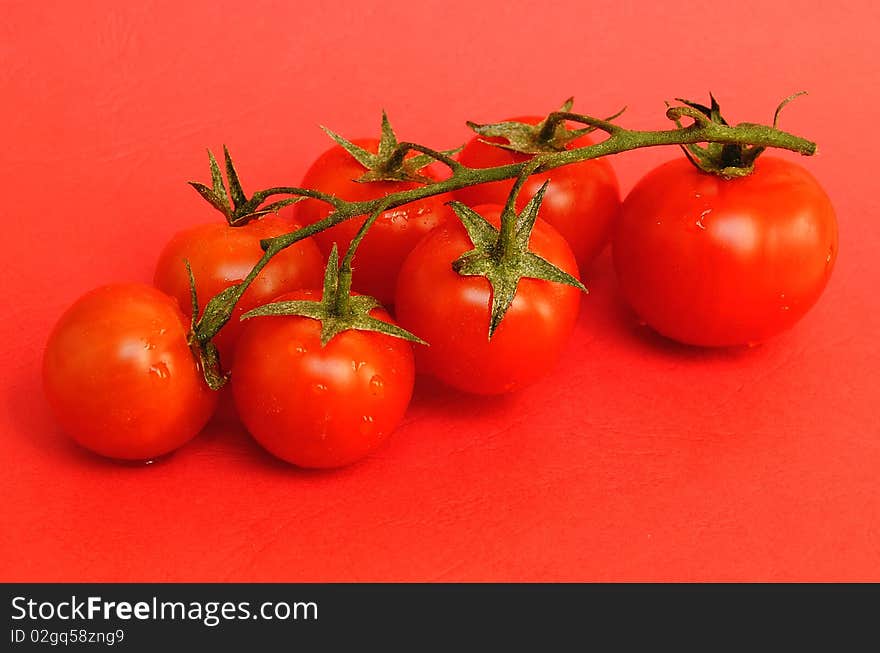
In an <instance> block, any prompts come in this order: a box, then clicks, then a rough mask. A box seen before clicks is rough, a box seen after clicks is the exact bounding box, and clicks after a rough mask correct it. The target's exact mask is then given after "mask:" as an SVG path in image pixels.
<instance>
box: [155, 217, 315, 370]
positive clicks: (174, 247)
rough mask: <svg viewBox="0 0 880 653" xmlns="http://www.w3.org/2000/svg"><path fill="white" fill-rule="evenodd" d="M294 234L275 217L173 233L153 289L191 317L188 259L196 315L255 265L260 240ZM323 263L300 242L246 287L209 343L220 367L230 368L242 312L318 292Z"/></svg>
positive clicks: (292, 227) (311, 247) (312, 246)
mask: <svg viewBox="0 0 880 653" xmlns="http://www.w3.org/2000/svg"><path fill="white" fill-rule="evenodd" d="M296 229H297V225H296V224H293V223H292V222H290V221H289V220H285V219H283V218H280V217H278V216H276V215H266V216H263V217H262V218H260V219H258V220H253V221H251V222H249V223H247V224H245V225H242V226H240V227H231V226H229V225H228V224H225V223H222V222H212V223H209V224H201V225H198V226H195V227H191V228H189V229H184V230H183V231H181V232H179V233H178V234H176V235H175V236H174V237H173V238H172V239H171V240H170V241H169V242H168V244H167V245H166V246H165V249H164V250H162V253H161V255H160V256H159V262H158V263H157V265H156V273H155V277H154V279H153V282H154V283H155V285H156V287H157V288H159V289H160V290H162V291H164V292H166V293H168V294H169V295H171V296H172V297H175V298H176V299H177V301H178V302H179V303H180V307H181V309H182V310H183V312H184V314H186V315H190V314H191V313H192V310H191V305H192V302H191V301H190V291H189V275H188V274H187V272H186V266H185V265H184V259H187V260H189V263H190V265H191V266H192V271H193V276H194V277H195V280H196V292H197V294H198V299H199V309H200V311H201V310H203V309H204V308H205V304H207V303H208V301H209V300H210V299H211V298H212V297H214V296H215V295H216V294H218V293H220V292H221V291H223V290H225V289H226V288H228V287H229V286H231V285H233V284H236V283H238V282H239V281H242V280H243V279H244V278H245V277H246V276H247V275H248V273H249V272H250V271H251V268H253V267H254V265H255V264H256V263H257V261H259V260H260V258H261V257H262V255H263V250H262V249H261V248H260V240H263V239H265V238H272V237H274V236H278V235H281V234H284V233H288V232H291V231H294V230H296ZM323 270H324V261H323V258H322V257H321V252H320V251H319V250H318V246H317V245H315V243H314V241H313V240H312V239H311V238H306V239H305V240H301V241H300V242H298V243H296V244H295V245H291V246H290V247H288V248H287V249H285V250H283V251H282V252H280V253H279V254H277V255H276V256H275V257H274V258H273V259H272V260H271V261H269V263H268V264H267V265H266V267H265V268H263V269H262V271H261V272H260V274H259V275H258V276H257V278H256V279H254V281H253V283H251V285H250V286H248V289H247V290H246V291H245V293H244V295H243V296H242V298H241V300H240V301H239V302H238V304H237V305H236V307H235V311H234V312H233V314H232V318H231V319H230V320H229V322H227V323H226V324H225V325H224V326H223V328H222V329H221V330H220V333H218V334H217V336H216V337H215V338H214V344H216V345H217V348H218V349H219V350H220V359H221V362H223V363H225V364H226V365H231V364H232V358H233V354H234V348H235V342H236V340H238V335H239V333H240V332H241V326H242V325H241V322H239V319H238V318H239V317H240V316H241V314H242V313H244V312H246V311H249V310H251V309H252V308H256V307H257V306H261V305H262V304H265V303H267V302H269V301H270V300H272V299H274V298H275V297H277V296H278V295H281V294H283V293H285V292H290V291H293V290H298V289H300V288H320V287H321V281H322V279H323V275H324V271H323Z"/></svg>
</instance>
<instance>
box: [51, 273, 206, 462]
mask: <svg viewBox="0 0 880 653" xmlns="http://www.w3.org/2000/svg"><path fill="white" fill-rule="evenodd" d="M188 330H189V320H187V319H186V318H185V317H184V315H183V313H182V312H181V310H180V308H179V307H178V305H177V302H176V301H175V300H174V299H173V298H171V297H169V296H168V295H165V294H164V293H162V292H160V291H159V290H157V289H155V288H153V287H151V286H147V285H144V284H134V283H126V284H114V285H108V286H103V287H101V288H98V289H96V290H93V291H91V292H89V293H86V294H85V295H83V296H82V297H80V298H79V299H78V300H76V301H75V302H74V303H73V305H72V306H70V308H68V309H67V311H65V312H64V314H63V315H62V316H61V318H60V319H59V320H58V322H57V324H56V325H55V327H54V329H53V330H52V332H51V334H50V336H49V339H48V342H47V344H46V349H45V352H44V355H43V388H44V392H45V395H46V399H47V400H48V403H49V406H50V408H51V409H52V412H53V413H54V415H55V418H56V420H57V422H58V424H59V425H60V426H61V428H62V430H63V431H65V432H66V433H67V434H68V435H69V436H70V437H71V438H73V440H75V441H76V442H77V443H79V444H80V445H82V446H83V447H85V448H86V449H89V450H91V451H93V452H95V453H97V454H100V455H102V456H106V457H109V458H115V459H121V460H151V459H154V458H157V457H159V456H162V455H165V454H167V453H170V452H172V451H174V450H175V449H177V448H179V447H181V446H182V445H184V444H185V443H186V442H188V441H189V440H190V439H192V438H193V437H195V436H196V435H197V434H198V433H199V431H201V430H202V428H203V427H204V426H205V424H206V423H207V422H208V420H209V419H210V417H211V415H212V414H213V412H214V409H215V407H216V405H217V393H216V392H213V391H212V390H210V389H209V388H208V386H207V384H206V383H205V380H204V378H203V376H202V372H201V369H200V367H199V364H198V362H197V360H196V357H195V356H194V354H193V352H192V350H191V349H190V346H189V344H188V342H187V334H188Z"/></svg>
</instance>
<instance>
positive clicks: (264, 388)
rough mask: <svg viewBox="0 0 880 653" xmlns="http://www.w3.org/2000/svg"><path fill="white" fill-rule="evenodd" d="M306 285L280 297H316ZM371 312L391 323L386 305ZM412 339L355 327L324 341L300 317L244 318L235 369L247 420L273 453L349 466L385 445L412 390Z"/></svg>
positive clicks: (314, 324)
mask: <svg viewBox="0 0 880 653" xmlns="http://www.w3.org/2000/svg"><path fill="white" fill-rule="evenodd" d="M320 297H321V291H319V290H316V291H310V290H302V291H298V292H295V293H290V294H287V295H283V296H281V297H279V298H278V301H285V300H294V299H306V300H318V299H320ZM370 314H371V315H372V316H373V317H376V318H379V319H381V320H385V321H387V322H391V318H390V317H389V316H388V314H387V313H386V312H385V311H384V310H381V309H374V310H373V311H371V313H370ZM414 374H415V371H414V364H413V355H412V346H411V345H410V343H409V342H407V341H405V340H401V339H399V338H394V337H391V336H387V335H385V334H381V333H376V332H371V331H356V330H349V331H343V332H341V333H339V334H337V335H336V336H335V337H334V338H333V339H331V340H330V341H329V342H328V343H327V344H326V345H325V346H323V347H322V346H321V324H320V322H318V321H317V320H313V319H311V318H306V317H299V316H271V317H256V318H252V319H250V320H247V321H246V324H245V328H244V330H243V332H242V335H241V340H240V341H239V343H238V349H237V351H236V355H235V362H234V364H233V367H232V390H233V396H234V397H235V405H236V408H237V410H238V414H239V416H240V417H241V420H242V422H243V423H244V425H245V426H246V427H247V430H248V431H249V432H250V433H251V435H252V436H253V437H254V439H255V440H256V441H257V442H259V443H260V444H261V445H262V446H263V447H264V448H265V449H267V450H268V451H269V452H270V453H272V454H274V455H275V456H277V457H278V458H281V459H282V460H286V461H288V462H290V463H293V464H294V465H298V466H300V467H312V468H331V467H340V466H343V465H348V464H349V463H352V462H354V461H356V460H358V459H360V458H363V457H364V456H366V455H367V454H369V453H370V452H372V451H374V450H375V449H376V448H377V447H379V445H381V444H382V443H383V442H384V441H385V440H386V439H387V438H388V436H389V434H390V433H391V432H392V431H393V430H394V429H395V428H396V426H397V425H398V423H400V420H401V419H402V418H403V415H404V413H405V412H406V408H407V406H408V405H409V400H410V397H411V396H412V390H413V379H414Z"/></svg>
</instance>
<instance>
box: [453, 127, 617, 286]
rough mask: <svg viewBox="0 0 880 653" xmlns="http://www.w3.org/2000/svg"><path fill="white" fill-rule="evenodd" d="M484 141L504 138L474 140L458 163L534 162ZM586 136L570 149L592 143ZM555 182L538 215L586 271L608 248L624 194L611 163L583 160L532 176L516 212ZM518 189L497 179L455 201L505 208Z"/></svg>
mask: <svg viewBox="0 0 880 653" xmlns="http://www.w3.org/2000/svg"><path fill="white" fill-rule="evenodd" d="M541 120H542V119H541V118H538V117H535V116H527V117H520V118H513V119H512V122H522V123H528V124H537V123H538V122H540V121H541ZM483 140H487V141H490V142H501V143H503V142H504V140H503V139H500V138H483V137H482V136H480V137H477V138H474V139H472V140H471V141H469V142H468V143H467V145H465V147H464V149H463V150H462V151H461V153H460V154H459V156H458V159H459V161H461V163H463V164H464V165H466V166H469V167H471V168H491V167H495V166H503V165H510V164H512V163H520V162H523V161H527V160H529V159H531V158H532V155H531V154H520V153H518V152H513V151H511V150H506V149H503V148H500V147H493V146H492V145H488V144H486V143H484V142H482V141H483ZM592 142H593V141H592V140H591V139H590V138H589V137H588V136H582V137H581V138H578V139H576V140H574V141H572V142H571V143H570V144H569V149H571V148H575V147H584V146H587V145H590V144H592ZM548 179H550V180H551V182H550V185H549V186H548V187H547V191H546V193H545V194H544V203H543V204H542V205H541V211H540V212H539V213H538V217H539V218H540V219H541V220H544V221H545V222H549V223H550V224H551V225H553V226H554V227H555V228H556V229H557V230H558V231H559V233H561V234H562V235H563V237H564V238H565V239H566V240H567V241H568V244H569V245H570V246H571V249H572V251H573V252H574V254H575V258H576V259H577V262H578V267H579V269H580V270H581V271H582V272H586V271H587V270H588V269H589V267H590V265H591V264H592V262H593V259H595V258H596V256H598V255H599V253H600V252H601V251H602V249H603V248H604V247H605V245H606V243H607V242H608V239H609V237H610V235H611V226H612V224H613V223H614V221H615V219H616V218H617V216H618V215H619V213H620V190H619V187H618V183H617V176H616V175H615V174H614V170H613V169H612V167H611V164H610V163H608V161H607V160H606V159H604V158H602V159H592V160H590V161H581V162H579V163H572V164H571V165H567V166H563V167H561V168H556V169H555V170H551V171H549V172H546V173H543V174H538V175H532V176H531V177H530V178H529V179H528V181H526V183H525V185H524V186H523V188H522V192H520V194H519V197H518V200H517V208H518V209H521V208H522V207H523V206H525V204H526V202H527V201H528V199H529V198H530V197H532V196H533V195H534V194H535V192H537V190H538V188H540V186H541V184H543V183H544V182H545V181H547V180H548ZM512 187H513V180H512V179H511V180H506V181H496V182H493V183H489V184H480V185H479V186H469V187H468V188H462V189H460V190H457V191H455V193H454V195H455V198H456V199H458V200H461V201H462V202H464V203H465V204H468V205H470V206H476V205H478V204H504V203H505V201H506V200H507V195H508V194H509V193H510V189H511V188H512Z"/></svg>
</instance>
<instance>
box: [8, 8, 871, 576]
mask: <svg viewBox="0 0 880 653" xmlns="http://www.w3.org/2000/svg"><path fill="white" fill-rule="evenodd" d="M52 4H53V5H54V6H49V5H48V4H46V3H30V2H19V1H12V2H9V1H7V2H5V3H3V9H2V14H3V20H0V97H2V98H3V99H4V100H3V102H2V103H0V125H2V126H3V127H2V131H3V147H2V148H0V180H2V181H0V185H2V188H3V202H2V204H3V209H2V213H3V224H4V226H5V228H6V232H5V234H4V237H3V239H2V245H0V247H2V260H3V261H4V266H3V286H2V287H3V300H4V319H3V320H2V321H0V332H2V342H3V347H2V348H0V367H2V371H3V375H2V405H0V435H2V437H0V460H2V463H3V473H2V475H0V496H2V497H3V502H2V508H0V580H6V581H9V580H97V581H115V580H139V581H164V580H197V581H198V580H211V581H214V580H217V581H222V580H323V581H328V580H880V526H878V519H880V492H878V480H877V479H878V469H880V421H878V405H880V392H878V388H880V383H877V372H878V363H880V347H878V344H877V334H878V333H880V303H878V300H877V282H878V279H880V275H878V266H877V259H878V257H877V254H876V251H877V248H878V246H880V242H878V240H880V239H878V226H877V225H878V222H877V216H878V214H880V203H878V200H877V196H876V184H877V181H876V178H875V175H876V172H875V171H876V162H875V157H876V148H877V146H878V145H880V143H878V142H877V138H876V136H875V135H874V134H873V133H871V134H869V135H867V136H860V135H858V134H857V132H856V129H857V128H859V127H863V126H864V127H865V128H866V129H867V127H868V125H869V123H872V122H873V121H874V120H875V112H876V111H875V108H874V107H875V106H876V103H877V101H878V100H880V97H878V88H880V84H878V83H877V81H878V73H880V68H878V63H877V58H876V56H875V48H874V46H875V44H876V43H875V41H876V33H877V29H878V27H880V10H878V8H877V5H876V4H875V3H871V2H850V3H844V4H842V5H838V6H836V7H835V9H834V11H833V12H830V11H828V10H827V7H825V6H824V5H823V4H822V3H818V2H775V3H765V2H755V3H748V2H746V3H739V4H737V5H736V7H735V9H733V8H731V7H728V6H726V5H724V4H723V3H721V4H719V3H714V4H712V3H710V4H705V3H703V4H700V5H699V6H698V5H697V4H695V3H679V4H677V5H674V6H673V5H669V4H668V3H626V2H615V3H611V2H596V3H581V2H560V3H554V5H553V9H552V11H551V10H549V9H548V5H547V3H544V2H522V3H507V2H482V3H474V2H459V1H458V0H453V1H450V0H443V1H442V2H440V1H434V0H428V1H425V2H420V3H415V4H413V3H402V2H386V3H382V5H381V7H379V6H378V5H376V6H368V5H369V3H361V2H342V3H333V4H331V5H326V8H325V5H323V4H322V3H314V4H313V5H308V4H305V5H303V4H301V3H282V2H277V3H272V2H261V1H254V2H248V3H232V2H229V3H221V4H222V5H223V6H221V7H218V6H217V3H213V2H203V1H199V2H190V3H180V2H150V3H118V2H110V1H107V2H103V3H97V2H96V3H89V5H88V8H87V9H84V8H83V7H81V6H79V5H74V4H64V3H52ZM293 4H296V5H297V6H296V8H295V9H294V8H293ZM287 5H290V6H287ZM749 5H751V6H749ZM435 39H437V40H442V42H438V43H436V44H432V42H431V41H432V40H435ZM435 52H436V54H434V53H435ZM800 89H807V90H809V91H810V92H811V96H810V97H807V98H802V99H800V100H798V101H797V102H796V103H795V104H794V105H792V106H790V107H789V108H788V109H787V111H786V113H785V115H784V117H783V126H784V127H785V128H787V129H789V130H791V131H794V132H797V133H801V134H804V135H808V136H810V137H812V138H814V139H815V140H817V141H818V142H819V143H820V154H819V155H818V156H817V157H815V158H814V159H813V160H809V161H804V163H805V164H806V165H807V166H808V167H809V169H810V170H811V171H813V172H814V174H815V175H816V176H817V177H818V178H819V179H820V180H821V181H822V183H823V184H824V185H825V187H826V188H827V190H828V192H829V194H830V196H831V198H832V200H833V201H834V203H835V206H836V208H837V210H838V213H839V220H840V237H841V242H840V258H839V261H838V265H837V269H836V271H835V273H834V275H833V276H832V279H831V283H830V285H829V287H828V289H827V291H826V293H825V295H824V296H823V297H822V298H821V300H820V302H819V304H818V305H817V306H816V307H815V308H814V309H813V310H812V311H811V312H810V313H809V314H808V315H807V316H806V318H805V319H804V320H803V321H802V322H801V323H800V324H799V325H798V326H797V327H796V328H795V329H794V330H792V331H790V332H789V333H786V334H784V335H782V336H781V337H779V338H777V339H775V340H773V341H772V342H769V343H767V344H766V345H764V346H761V347H759V348H756V349H751V350H740V351H700V350H696V349H688V348H684V347H679V346H676V345H673V344H671V343H669V342H665V341H663V340H661V339H660V338H658V337H656V336H653V335H651V334H650V333H649V332H647V331H646V330H645V329H643V328H640V327H638V326H637V325H636V324H635V322H634V320H633V318H632V316H631V315H630V314H629V313H628V312H627V310H626V309H624V308H623V307H622V306H621V305H620V303H619V300H618V298H617V295H616V290H615V283H614V279H613V276H612V273H611V268H610V266H609V261H608V258H607V255H606V256H605V257H603V258H602V259H601V260H600V261H599V263H598V265H597V266H596V269H595V270H593V271H592V272H591V273H590V275H589V279H588V280H589V285H590V286H591V287H592V290H593V292H592V294H591V295H590V296H589V297H588V298H586V300H585V301H584V306H583V310H582V316H581V320H580V324H579V326H578V329H577V332H576V334H575V337H574V338H573V340H572V341H571V344H570V346H569V348H568V351H567V354H566V356H565V357H564V359H563V361H562V362H561V363H560V365H559V366H558V367H557V368H556V370H555V371H554V373H553V375H552V376H551V377H550V378H548V379H547V380H546V381H545V382H543V383H541V384H540V385H538V386H537V387H535V388H534V389H532V390H529V391H526V392H523V393H521V394H519V395H516V396H512V397H507V398H502V399H492V400H486V399H475V398H469V397H465V396H461V395H458V394H455V393H453V392H451V391H447V390H444V389H442V388H440V387H438V386H436V385H435V384H432V383H430V382H427V381H420V382H419V384H418V387H417V391H416V396H415V399H414V401H413V404H412V407H411V410H410V412H409V415H408V417H407V418H406V421H405V423H404V425H403V426H402V427H401V428H400V429H399V431H398V432H397V433H395V435H394V436H393V438H392V440H391V441H390V443H389V444H388V446H386V447H385V448H384V449H382V450H381V451H380V452H379V453H377V454H375V455H374V456H372V457H371V458H369V459H367V460H365V461H363V462H362V463H359V464H357V465H355V466H353V467H351V468H348V469H345V470H342V471H339V472H336V473H305V472H301V471H297V470H296V469H293V468H290V467H287V466H285V465H283V464H281V463H278V462H276V461H274V460H273V459H271V458H270V457H269V456H268V455H266V454H264V453H263V452H262V451H261V450H260V449H259V448H258V447H257V446H256V445H255V444H253V443H252V442H251V441H250V440H249V438H248V436H247V435H246V434H245V433H244V432H243V431H242V430H241V428H240V427H236V426H234V425H231V424H229V423H222V422H217V423H215V424H213V425H212V426H211V427H210V428H209V429H208V430H207V431H206V432H205V433H204V434H203V435H202V436H201V437H199V438H197V439H196V440H195V441H193V442H192V443H191V444H189V445H188V446H186V447H185V448H184V449H182V450H181V451H179V452H178V453H177V454H175V455H174V456H172V457H171V458H170V459H168V460H166V461H164V462H161V463H159V464H155V465H152V466H150V467H147V468H138V467H129V466H120V465H117V464H113V463H109V462H106V461H104V460H101V459H98V458H97V457H94V456H91V455H89V454H87V453H84V452H83V451H81V450H79V449H77V448H76V447H75V446H74V445H72V444H71V443H70V442H69V441H68V440H67V439H66V438H65V437H64V436H63V435H62V434H61V433H59V431H58V429H57V428H56V427H55V425H54V424H53V421H52V418H51V416H50V415H49V413H48V409H47V407H46V405H45V402H44V400H43V398H42V395H41V392H40V389H39V361H40V356H41V348H42V346H43V343H44V340H45V338H46V335H47V332H48V329H49V328H50V326H51V325H52V323H53V322H54V320H55V319H56V318H57V316H58V315H59V314H60V312H61V311H62V310H63V309H64V308H65V307H66V306H67V305H68V304H69V303H70V302H72V301H73V299H74V298H76V297H77V296H79V295H80V294H82V293H83V292H84V291H86V290H87V289H89V288H92V287H94V286H97V285H99V284H102V283H106V282H109V281H114V280H141V281H148V280H149V279H150V278H151V277H152V269H153V265H154V263H155V259H156V256H157V255H158V252H159V250H160V248H161V246H162V245H163V244H164V243H165V242H166V241H167V239H168V238H169V237H170V236H171V234H172V233H173V232H174V231H176V230H177V229H179V228H181V227H183V226H185V225H191V224H195V223H198V222H203V221H207V220H213V219H216V218H215V216H214V215H212V211H211V210H210V209H209V208H208V207H207V205H206V204H204V203H203V202H202V201H201V200H200V199H199V198H198V197H197V195H196V194H195V193H194V192H193V191H192V190H191V189H189V188H188V187H187V186H186V185H185V184H184V183H183V182H184V181H185V180H187V179H192V178H197V179H206V177H207V174H206V173H207V166H206V157H205V152H204V148H205V147H212V148H215V149H216V148H219V147H220V145H221V144H222V143H224V142H225V143H228V144H229V145H230V147H231V148H232V151H233V154H235V155H236V157H237V162H238V166H239V171H240V172H241V173H242V175H243V178H244V183H245V185H246V187H247V188H251V189H253V188H255V187H257V186H270V185H275V184H279V183H293V182H297V181H299V178H300V176H301V175H302V173H303V172H304V171H305V169H306V167H307V166H308V165H309V163H310V162H311V160H312V159H313V158H314V157H315V156H317V154H318V153H319V152H321V151H322V150H323V149H324V148H325V147H326V146H327V143H328V141H327V139H326V137H325V136H324V135H323V134H322V133H321V131H320V130H319V129H318V128H317V125H318V124H319V123H322V124H326V125H328V126H330V127H331V128H333V129H334V130H337V131H341V132H343V133H345V134H348V135H351V136H359V135H373V134H374V133H375V131H376V129H377V128H378V121H379V112H380V109H381V108H383V107H384V108H386V109H387V110H388V112H389V114H390V116H391V118H392V121H393V122H394V123H395V126H396V127H397V130H398V133H399V134H400V135H401V136H402V137H404V138H406V139H410V140H413V139H415V140H421V141H423V142H427V143H431V144H435V145H437V146H442V147H450V146H454V145H456V144H458V143H460V142H462V141H463V140H464V139H465V138H466V137H467V136H468V132H467V130H466V128H465V127H464V124H463V123H464V120H465V119H473V120H477V121H486V120H490V119H493V118H501V117H505V116H508V115H517V114H522V113H534V112H540V111H544V110H549V109H550V108H553V107H554V106H556V105H558V104H559V103H561V101H562V100H564V99H565V98H566V97H567V96H568V95H570V94H574V95H575V96H576V98H577V103H576V105H575V108H576V109H578V108H580V109H581V110H583V111H588V112H591V113H594V114H600V115H605V114H610V113H613V112H614V111H615V110H616V109H618V108H619V106H620V105H622V104H627V105H629V107H630V110H629V111H628V113H627V115H626V116H625V118H624V119H623V122H624V123H625V124H628V125H632V126H635V127H641V128H649V127H653V128H657V127H660V126H663V125H664V123H665V119H664V118H663V116H662V113H663V103H662V101H663V100H664V99H666V98H670V97H673V96H682V95H683V96H690V97H695V98H703V97H705V93H706V91H708V90H712V91H714V92H715V93H716V94H717V95H718V96H719V98H720V99H721V100H722V102H723V103H724V104H725V106H726V107H727V112H728V114H729V117H731V118H732V119H733V120H735V121H736V120H750V121H756V120H767V119H769V118H770V116H771V114H772V110H773V107H774V106H775V104H776V102H777V101H778V99H779V98H781V97H783V96H785V95H787V94H789V93H791V92H793V91H796V90H800ZM672 156H676V152H674V151H672V150H669V149H667V150H664V151H650V152H648V151H646V152H638V153H630V154H626V155H623V156H620V157H617V158H615V160H614V162H613V163H614V165H615V168H616V169H617V170H618V172H619V175H620V178H621V183H622V186H623V188H624V190H628V189H629V188H631V187H632V184H633V183H634V181H635V180H636V179H637V178H638V176H639V174H641V173H642V172H644V171H645V170H647V169H648V168H649V167H651V166H653V165H654V164H656V163H658V162H660V161H662V160H665V159H668V158H670V157H672Z"/></svg>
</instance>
